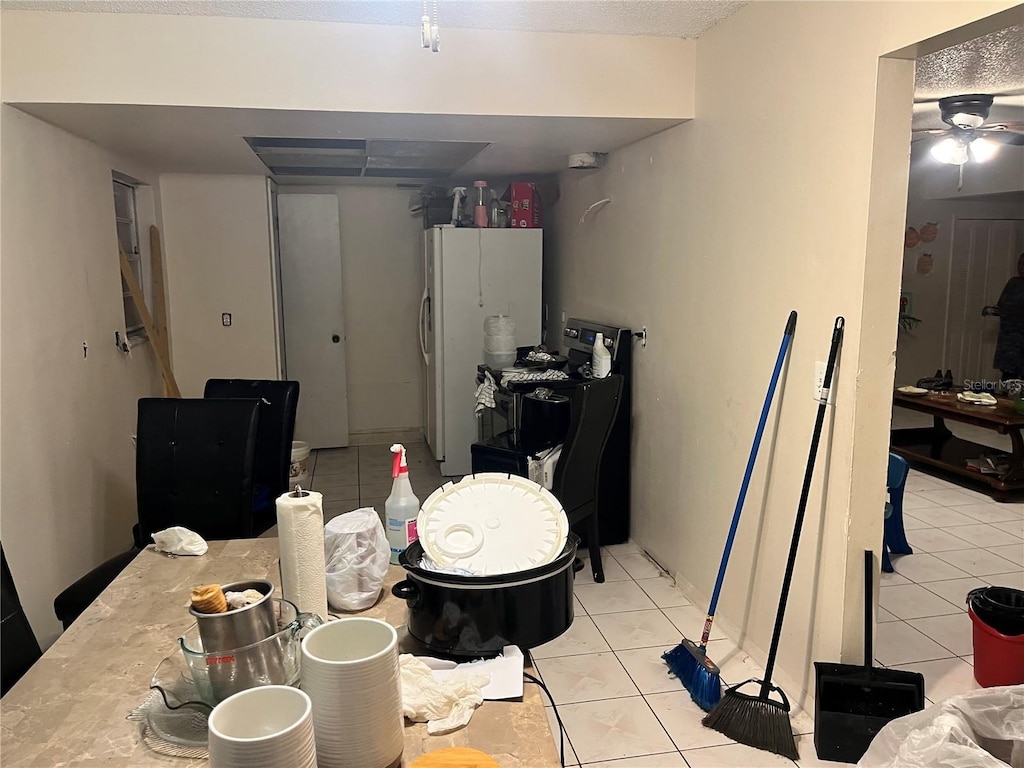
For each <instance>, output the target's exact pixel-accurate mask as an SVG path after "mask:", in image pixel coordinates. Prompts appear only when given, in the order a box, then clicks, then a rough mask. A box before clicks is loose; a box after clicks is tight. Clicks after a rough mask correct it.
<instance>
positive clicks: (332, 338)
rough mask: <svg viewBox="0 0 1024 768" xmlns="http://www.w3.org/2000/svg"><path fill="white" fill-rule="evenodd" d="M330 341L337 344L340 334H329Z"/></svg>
mask: <svg viewBox="0 0 1024 768" xmlns="http://www.w3.org/2000/svg"><path fill="white" fill-rule="evenodd" d="M331 341H333V342H334V343H335V344H337V343H338V342H339V341H341V336H339V335H338V334H334V335H333V336H331Z"/></svg>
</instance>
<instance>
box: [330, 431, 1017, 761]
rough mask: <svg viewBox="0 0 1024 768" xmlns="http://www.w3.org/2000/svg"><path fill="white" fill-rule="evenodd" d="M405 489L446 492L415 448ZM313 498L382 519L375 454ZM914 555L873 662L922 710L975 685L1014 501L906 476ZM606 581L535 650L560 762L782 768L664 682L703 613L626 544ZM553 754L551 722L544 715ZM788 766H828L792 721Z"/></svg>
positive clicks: (727, 659)
mask: <svg viewBox="0 0 1024 768" xmlns="http://www.w3.org/2000/svg"><path fill="white" fill-rule="evenodd" d="M407 448H408V456H409V466H410V477H411V479H412V484H413V489H414V490H415V492H416V494H417V495H418V496H419V497H420V500H421V501H422V500H423V499H425V498H426V497H427V496H428V495H429V494H430V492H432V491H433V490H434V488H436V487H438V486H440V485H442V484H443V483H444V482H446V480H447V479H446V478H443V477H441V475H440V474H439V473H438V472H437V469H436V467H437V465H436V463H434V462H433V461H432V460H431V458H430V455H429V449H428V448H427V446H426V445H425V444H422V443H418V444H412V445H409V446H407ZM313 461H314V465H313V468H312V471H313V478H312V483H311V484H312V487H313V488H314V489H315V490H319V491H322V492H323V493H324V496H325V505H324V506H325V511H326V512H328V515H329V516H333V515H335V514H341V513H342V512H347V511H349V510H351V509H355V508H357V507H360V506H373V507H375V508H376V509H377V510H378V511H379V512H381V511H383V504H384V499H385V498H386V497H387V494H388V492H389V491H390V488H391V479H390V478H391V459H390V454H389V452H388V446H386V445H372V446H370V445H367V446H358V447H351V448H344V449H338V450H331V451H319V452H314V459H313ZM905 509H906V511H905V513H904V514H905V517H906V521H905V522H906V529H907V538H908V539H909V541H910V544H911V546H912V547H914V551H915V554H913V555H907V556H902V557H895V558H894V559H893V562H894V567H895V570H896V573H894V574H883V576H882V585H881V588H880V590H879V593H880V598H879V609H878V629H877V640H876V643H875V655H876V663H878V664H880V665H898V666H899V667H900V668H901V669H908V670H916V671H918V672H921V673H922V674H923V675H924V677H925V684H926V693H927V696H928V699H929V702H932V701H940V700H942V699H944V698H947V697H949V696H952V695H955V694H958V693H962V692H965V691H968V690H971V689H974V688H976V687H977V684H976V683H975V681H974V675H973V667H972V664H973V655H972V654H973V648H972V645H971V628H970V619H969V618H968V616H967V613H966V609H965V606H964V599H965V597H966V595H967V593H968V592H969V591H970V590H971V589H974V588H975V587H977V586H984V585H986V584H1005V585H1008V586H1016V587H1018V588H1024V566H1022V565H1021V563H1022V561H1024V504H996V503H995V502H992V501H991V500H990V499H989V498H988V497H987V496H984V495H983V494H980V493H977V492H974V491H968V490H965V489H963V488H960V487H959V486H955V485H953V484H951V483H947V482H945V481H943V480H938V479H936V478H933V477H930V476H928V475H924V474H920V473H917V472H911V475H910V477H909V479H908V481H907V493H906V499H905ZM603 552H604V556H603V562H604V570H605V577H606V581H605V583H604V584H594V582H593V577H592V575H591V570H590V568H589V566H588V567H585V568H584V569H583V570H582V571H580V572H579V573H578V574H577V576H576V597H577V601H576V619H575V621H574V622H573V625H572V627H571V628H570V629H569V631H568V632H566V633H565V634H564V635H562V636H561V637H559V638H558V639H557V640H554V641H553V642H551V643H548V644H547V645H544V646H542V647H540V648H537V649H535V650H534V651H533V654H532V655H533V658H534V664H535V666H536V669H537V671H538V672H539V673H540V675H541V677H542V678H543V679H544V681H545V683H546V685H547V686H548V687H549V689H550V690H551V693H552V695H553V696H554V698H555V702H556V703H557V704H558V712H559V714H560V715H561V717H562V721H563V723H564V724H565V728H566V744H565V754H566V765H567V766H578V765H582V766H586V768H598V767H599V766H600V767H601V768H762V767H763V768H769V767H771V766H790V768H792V767H793V765H794V763H793V761H791V760H788V759H785V758H781V757H778V756H776V755H772V754H769V753H766V752H762V751H760V750H754V749H750V748H748V747H745V746H743V745H739V744H735V743H732V742H730V741H729V739H727V738H726V737H724V736H722V735H721V734H719V733H717V732H716V731H712V730H710V729H707V728H704V727H703V726H701V724H700V720H701V716H702V714H703V713H702V712H701V711H700V710H699V709H698V708H697V707H696V705H694V704H693V702H692V701H691V700H690V697H689V694H688V693H686V691H685V690H682V689H681V686H680V684H679V682H678V681H677V680H675V679H673V678H670V677H669V676H668V674H667V669H666V667H665V664H664V662H663V661H662V660H661V654H662V653H663V652H664V651H665V650H667V649H669V648H672V647H674V646H675V645H676V644H677V643H678V642H679V640H680V635H681V634H685V635H687V636H688V637H694V636H698V635H699V633H700V630H701V628H702V626H703V623H704V617H705V607H704V606H693V605H691V604H690V603H689V601H688V600H687V599H686V598H685V597H684V596H683V594H682V593H681V592H680V591H679V590H677V589H676V588H675V587H674V586H673V582H672V580H671V579H670V578H669V577H668V576H666V575H664V574H662V573H661V572H660V571H659V569H658V568H657V566H656V565H655V564H654V563H652V562H651V561H650V560H649V559H648V558H647V557H646V556H645V555H644V554H643V552H642V551H641V550H640V548H639V547H637V546H636V545H635V544H633V543H631V542H630V543H627V544H620V545H615V546H612V547H608V548H606V549H605V550H603ZM718 637H719V638H720V639H718V640H713V641H712V643H711V645H712V650H713V658H715V660H716V661H718V662H719V663H720V665H721V667H722V679H723V680H724V681H725V682H726V683H735V682H740V681H742V680H746V679H748V678H750V677H760V676H761V675H762V674H763V670H762V669H761V668H760V667H758V666H757V665H756V664H754V662H753V661H752V660H751V659H750V658H749V657H748V656H747V655H746V654H745V653H743V652H742V651H740V650H738V649H737V648H736V646H735V645H734V644H733V642H732V641H731V640H729V639H728V638H725V637H723V636H722V635H721V633H719V635H718ZM546 709H547V712H548V721H549V723H550V724H551V730H552V734H553V736H554V739H555V743H556V745H557V743H558V725H557V723H556V722H555V718H554V716H553V715H552V711H551V708H550V707H546ZM792 721H793V724H794V731H795V732H797V733H798V734H800V735H799V736H798V737H797V746H798V748H799V751H800V760H799V761H798V762H797V763H796V765H799V766H801V767H802V768H811V767H812V766H835V767H838V766H840V765H843V764H840V763H831V762H827V761H820V760H818V759H817V757H816V756H815V754H814V744H813V740H812V738H813V737H812V733H813V727H814V726H813V720H812V718H811V716H810V715H808V714H807V713H803V712H799V713H796V714H795V715H794V716H793V718H792Z"/></svg>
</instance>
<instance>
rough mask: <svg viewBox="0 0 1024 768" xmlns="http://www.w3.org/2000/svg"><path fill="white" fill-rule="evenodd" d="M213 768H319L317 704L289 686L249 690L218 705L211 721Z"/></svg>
mask: <svg viewBox="0 0 1024 768" xmlns="http://www.w3.org/2000/svg"><path fill="white" fill-rule="evenodd" d="M209 731H210V736H209V752H210V766H211V768H257V766H267V767H268V768H270V766H283V765H287V766H292V768H317V762H316V744H315V741H314V737H313V706H312V702H311V701H310V699H309V696H307V695H306V694H305V693H303V692H302V691H300V690H299V689H298V688H291V687H289V686H287V685H266V686H262V687H260V688H250V689H249V690H247V691H241V692H240V693H236V694H235V695H234V696H229V697H228V698H226V699H224V701H222V702H221V703H220V704H218V705H217V706H216V707H215V708H214V710H213V712H211V713H210V719H209Z"/></svg>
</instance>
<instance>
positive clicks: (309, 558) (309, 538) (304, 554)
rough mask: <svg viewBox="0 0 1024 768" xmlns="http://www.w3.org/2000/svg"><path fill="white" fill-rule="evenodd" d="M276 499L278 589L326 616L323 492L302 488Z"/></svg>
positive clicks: (301, 606) (302, 608) (306, 609)
mask: <svg viewBox="0 0 1024 768" xmlns="http://www.w3.org/2000/svg"><path fill="white" fill-rule="evenodd" d="M302 494H303V495H302V496H293V495H292V494H291V493H286V494H283V495H282V496H279V497H278V499H277V539H278V545H279V547H280V552H281V593H282V596H283V597H284V599H285V600H291V601H292V602H293V603H295V605H297V606H298V607H299V610H300V611H304V612H308V613H315V614H317V615H319V616H322V617H323V618H324V619H326V618H327V576H326V572H325V566H324V511H323V499H324V497H323V495H322V494H319V493H317V492H316V491H303V492H302Z"/></svg>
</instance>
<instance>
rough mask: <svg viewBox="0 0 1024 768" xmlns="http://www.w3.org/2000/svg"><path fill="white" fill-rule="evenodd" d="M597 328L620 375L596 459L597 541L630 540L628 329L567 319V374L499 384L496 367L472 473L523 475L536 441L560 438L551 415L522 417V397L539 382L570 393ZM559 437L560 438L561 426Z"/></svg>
mask: <svg viewBox="0 0 1024 768" xmlns="http://www.w3.org/2000/svg"><path fill="white" fill-rule="evenodd" d="M598 333H601V334H603V336H604V339H605V345H606V346H607V348H608V350H609V351H610V352H611V355H612V358H611V359H612V373H615V374H621V375H622V376H623V377H624V379H625V381H624V382H623V392H622V402H621V405H620V407H619V412H618V416H617V417H616V420H615V423H614V424H613V426H612V431H611V434H610V435H609V437H608V445H607V447H606V448H605V452H604V457H603V459H602V461H601V468H600V480H599V482H600V488H599V494H600V495H599V502H598V504H599V509H598V523H599V526H600V532H601V544H602V545H608V544H621V543H623V542H625V541H627V540H628V539H629V518H630V512H629V509H630V505H629V497H630V477H629V475H630V472H629V469H630V447H629V446H630V431H631V422H632V415H631V414H632V374H633V333H632V331H631V330H630V329H629V328H619V327H617V326H611V325H607V324H606V323H598V322H593V321H589V320H580V319H577V318H572V319H570V320H569V321H568V322H567V323H566V325H565V329H564V331H563V336H562V340H563V344H564V348H565V351H564V354H565V355H566V357H568V363H567V365H566V367H565V372H566V373H567V374H568V376H569V378H568V379H563V380H561V381H520V382H509V384H508V385H507V386H501V385H500V382H501V371H492V372H491V373H492V375H493V376H494V380H495V382H498V384H499V386H498V391H497V392H496V393H495V398H494V400H495V408H493V409H485V410H484V412H483V413H482V414H481V419H480V440H479V441H478V442H477V443H474V444H473V447H472V454H473V472H474V473H475V472H508V473H510V474H515V475H521V476H523V477H528V476H529V462H530V458H531V456H532V455H533V454H535V452H536V450H537V446H538V445H554V444H556V442H560V440H558V435H556V434H552V433H551V432H550V430H551V423H552V421H555V420H551V419H542V420H538V419H530V418H526V419H524V418H523V416H524V412H525V413H526V415H527V417H529V415H530V411H529V406H533V407H536V406H537V403H536V402H535V400H534V399H530V400H529V401H528V402H527V398H530V396H531V393H533V392H534V391H535V390H537V389H538V388H541V387H543V388H546V389H549V390H551V391H552V392H553V393H555V395H556V396H557V395H558V394H565V395H570V396H571V391H572V390H573V389H574V388H575V387H577V386H578V385H579V384H580V382H582V381H585V380H586V379H588V378H590V376H589V372H590V360H591V356H592V354H593V349H594V341H595V338H596V336H597V334H598ZM485 370H487V369H486V368H485V366H479V368H478V372H477V381H478V382H481V381H483V380H484V371H485ZM524 403H525V405H526V406H527V408H525V409H524ZM556 423H560V422H556ZM566 427H567V424H566ZM542 429H543V430H544V431H543V433H541V430H542ZM561 437H562V438H563V439H564V437H565V432H564V431H563V433H562V435H561ZM553 441H554V442H553Z"/></svg>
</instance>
